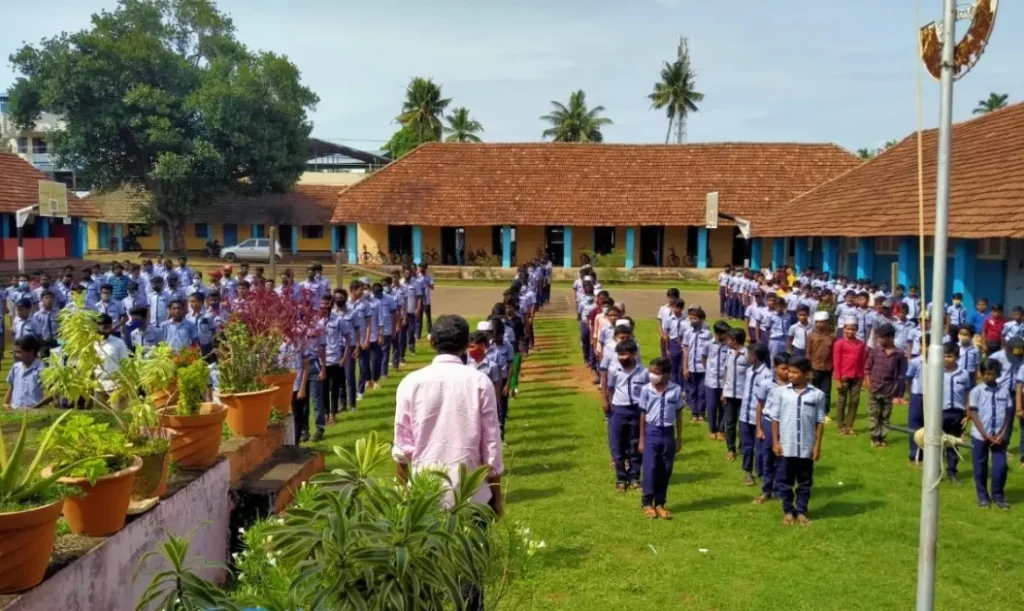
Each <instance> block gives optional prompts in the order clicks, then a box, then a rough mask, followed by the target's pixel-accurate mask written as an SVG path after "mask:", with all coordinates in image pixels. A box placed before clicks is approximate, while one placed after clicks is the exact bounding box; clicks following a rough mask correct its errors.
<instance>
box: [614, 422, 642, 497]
mask: <svg viewBox="0 0 1024 611" xmlns="http://www.w3.org/2000/svg"><path fill="white" fill-rule="evenodd" d="M640 418H641V414H640V409H639V408H637V407H634V406H630V405H613V406H612V414H611V420H610V421H609V422H608V448H609V449H610V450H611V452H612V460H614V461H615V480H616V481H617V482H618V483H620V484H625V483H633V482H637V481H640V463H641V460H642V458H641V456H640ZM627 460H628V461H629V470H628V471H627V470H626V461H627Z"/></svg>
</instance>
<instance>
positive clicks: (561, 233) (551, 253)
mask: <svg viewBox="0 0 1024 611" xmlns="http://www.w3.org/2000/svg"><path fill="white" fill-rule="evenodd" d="M544 242H545V243H546V244H547V253H548V258H549V259H550V260H551V264H552V265H554V266H555V267H563V266H564V265H565V226H563V225H558V226H548V227H545V228H544Z"/></svg>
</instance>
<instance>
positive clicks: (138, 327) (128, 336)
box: [121, 306, 161, 355]
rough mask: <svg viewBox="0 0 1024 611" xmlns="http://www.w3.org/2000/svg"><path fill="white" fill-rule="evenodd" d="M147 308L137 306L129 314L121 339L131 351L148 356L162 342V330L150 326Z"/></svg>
mask: <svg viewBox="0 0 1024 611" xmlns="http://www.w3.org/2000/svg"><path fill="white" fill-rule="evenodd" d="M146 314H147V310H146V308H145V306H137V307H135V308H132V311H131V312H129V319H128V322H126V323H125V324H124V327H123V328H122V329H121V339H122V340H123V341H124V343H125V347H127V348H128V349H129V350H131V351H133V352H136V353H140V354H143V355H145V354H147V353H148V352H149V351H150V349H151V348H153V347H154V346H156V345H157V344H159V343H160V341H161V336H160V328H159V327H158V326H156V325H151V324H149V320H148V317H147V316H146Z"/></svg>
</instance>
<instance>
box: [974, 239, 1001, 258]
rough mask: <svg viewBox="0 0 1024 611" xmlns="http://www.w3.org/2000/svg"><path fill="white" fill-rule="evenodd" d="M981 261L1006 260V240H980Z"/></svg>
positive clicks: (979, 255)
mask: <svg viewBox="0 0 1024 611" xmlns="http://www.w3.org/2000/svg"><path fill="white" fill-rule="evenodd" d="M978 258H979V259H1005V258H1006V239H1005V238H984V239H981V240H978Z"/></svg>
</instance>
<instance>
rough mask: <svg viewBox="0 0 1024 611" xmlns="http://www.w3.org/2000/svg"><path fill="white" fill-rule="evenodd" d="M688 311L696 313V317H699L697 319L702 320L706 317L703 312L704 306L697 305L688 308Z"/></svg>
mask: <svg viewBox="0 0 1024 611" xmlns="http://www.w3.org/2000/svg"><path fill="white" fill-rule="evenodd" d="M690 313H691V314H696V315H697V318H699V319H701V320H704V319H706V318H707V317H708V315H707V313H705V312H704V308H702V307H700V306H697V307H695V308H692V309H691V310H690Z"/></svg>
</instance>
